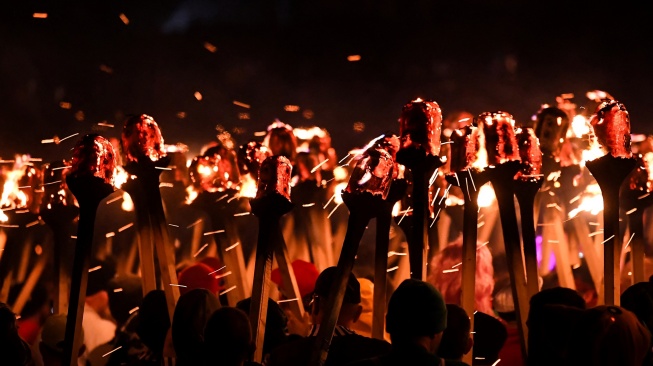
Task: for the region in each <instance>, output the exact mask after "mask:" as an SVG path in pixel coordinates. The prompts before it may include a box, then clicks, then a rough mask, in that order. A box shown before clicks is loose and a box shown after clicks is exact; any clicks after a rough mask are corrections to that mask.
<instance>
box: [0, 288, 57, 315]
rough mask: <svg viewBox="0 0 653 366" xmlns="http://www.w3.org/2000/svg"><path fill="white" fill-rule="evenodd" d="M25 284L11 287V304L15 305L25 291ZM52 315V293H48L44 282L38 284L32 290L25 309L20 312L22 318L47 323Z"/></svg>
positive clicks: (9, 298)
mask: <svg viewBox="0 0 653 366" xmlns="http://www.w3.org/2000/svg"><path fill="white" fill-rule="evenodd" d="M23 285H24V284H23V283H18V284H15V285H13V286H11V289H10V290H9V297H8V300H9V303H10V304H14V305H15V303H16V300H17V299H18V295H20V292H21V291H22V290H23ZM49 315H50V293H49V292H48V289H47V287H45V285H44V284H43V283H42V282H40V281H39V282H37V283H36V285H35V286H34V289H32V293H31V294H30V296H29V299H27V302H26V303H25V305H24V306H23V309H22V310H21V311H20V316H21V318H23V319H26V318H32V317H34V318H37V319H38V321H39V323H40V322H42V321H45V318H47V317H48V316H49Z"/></svg>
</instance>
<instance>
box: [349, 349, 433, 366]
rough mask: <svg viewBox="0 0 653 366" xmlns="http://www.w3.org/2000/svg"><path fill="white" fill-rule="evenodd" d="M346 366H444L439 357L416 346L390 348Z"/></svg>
mask: <svg viewBox="0 0 653 366" xmlns="http://www.w3.org/2000/svg"><path fill="white" fill-rule="evenodd" d="M346 365H347V366H445V365H446V363H445V361H444V360H443V359H441V358H440V357H438V356H436V355H434V354H432V353H429V352H428V351H427V350H425V349H424V348H423V347H420V346H417V345H403V346H400V347H397V346H395V347H392V350H391V351H390V352H389V353H387V354H385V355H382V356H378V357H374V358H370V359H367V360H363V361H359V362H355V363H351V364H346Z"/></svg>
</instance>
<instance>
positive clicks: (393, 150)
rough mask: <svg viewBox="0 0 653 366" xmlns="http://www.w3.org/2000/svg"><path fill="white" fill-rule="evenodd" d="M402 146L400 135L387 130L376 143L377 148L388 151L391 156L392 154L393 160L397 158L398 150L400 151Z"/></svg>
mask: <svg viewBox="0 0 653 366" xmlns="http://www.w3.org/2000/svg"><path fill="white" fill-rule="evenodd" d="M400 146H401V142H400V140H399V136H397V135H396V134H394V133H392V132H386V133H385V134H384V136H383V138H382V139H380V140H379V141H377V144H376V147H377V148H380V149H383V150H385V151H387V152H388V153H389V154H390V156H392V160H395V159H396V157H397V151H399V147H400Z"/></svg>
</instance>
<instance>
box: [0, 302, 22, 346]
mask: <svg viewBox="0 0 653 366" xmlns="http://www.w3.org/2000/svg"><path fill="white" fill-rule="evenodd" d="M12 337H16V338H18V327H17V325H16V314H14V312H13V311H11V309H10V308H9V306H7V304H5V303H1V302H0V339H2V340H6V339H9V338H12Z"/></svg>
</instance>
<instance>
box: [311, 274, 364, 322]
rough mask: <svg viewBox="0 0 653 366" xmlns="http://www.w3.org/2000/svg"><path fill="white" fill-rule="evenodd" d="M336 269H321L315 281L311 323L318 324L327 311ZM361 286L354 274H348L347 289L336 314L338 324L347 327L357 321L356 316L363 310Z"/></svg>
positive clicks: (335, 277)
mask: <svg viewBox="0 0 653 366" xmlns="http://www.w3.org/2000/svg"><path fill="white" fill-rule="evenodd" d="M337 275H338V271H337V268H336V267H329V268H327V269H325V270H324V271H322V273H320V275H319V276H318V277H317V281H315V291H314V292H313V306H312V309H311V315H312V317H313V324H320V323H321V322H322V317H323V316H324V315H325V314H324V312H325V311H327V309H326V306H327V302H328V299H329V296H331V295H332V294H331V293H330V292H331V286H332V285H333V283H334V282H335V281H336V279H337ZM360 303H361V286H360V283H359V282H358V279H357V278H356V276H354V274H353V273H350V274H349V280H348V281H347V289H346V290H345V297H344V299H343V301H342V307H341V308H340V315H339V316H338V324H339V325H343V326H346V327H349V326H350V325H351V324H353V323H355V322H356V321H358V318H359V317H360V315H361V312H362V311H363V309H362V307H361V305H360Z"/></svg>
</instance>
